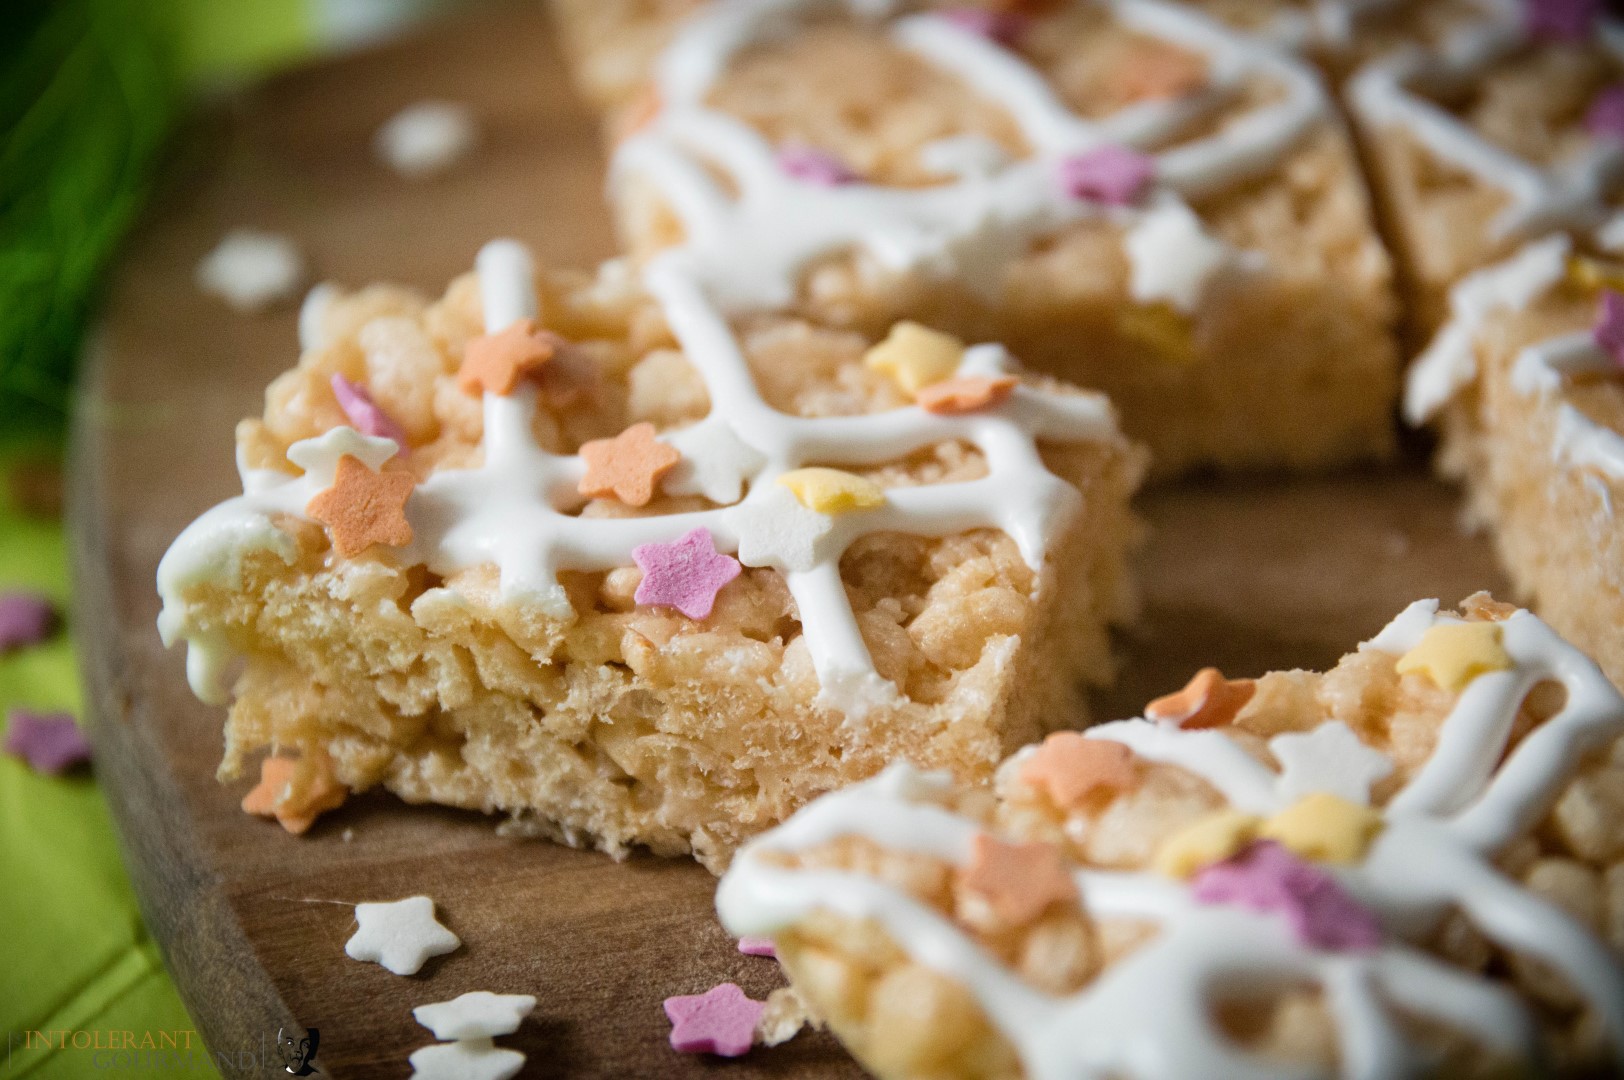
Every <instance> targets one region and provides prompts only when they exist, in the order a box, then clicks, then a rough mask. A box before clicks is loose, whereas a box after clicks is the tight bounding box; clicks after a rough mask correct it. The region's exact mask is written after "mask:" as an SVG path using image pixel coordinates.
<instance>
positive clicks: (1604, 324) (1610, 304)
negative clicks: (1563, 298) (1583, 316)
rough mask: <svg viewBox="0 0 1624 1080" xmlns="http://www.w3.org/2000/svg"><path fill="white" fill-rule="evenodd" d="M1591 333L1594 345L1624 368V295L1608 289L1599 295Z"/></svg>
mask: <svg viewBox="0 0 1624 1080" xmlns="http://www.w3.org/2000/svg"><path fill="white" fill-rule="evenodd" d="M1592 333H1593V334H1594V335H1595V338H1596V344H1597V345H1599V346H1601V347H1602V348H1603V349H1605V350H1606V351H1607V354H1608V355H1609V356H1611V357H1612V358H1613V360H1614V361H1616V362H1617V363H1618V364H1620V365H1621V366H1624V293H1620V292H1617V291H1615V290H1613V289H1608V290H1607V291H1605V292H1603V293H1602V294H1601V307H1600V309H1599V310H1597V312H1596V326H1595V329H1594V330H1593V331H1592Z"/></svg>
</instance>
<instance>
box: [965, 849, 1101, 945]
mask: <svg viewBox="0 0 1624 1080" xmlns="http://www.w3.org/2000/svg"><path fill="white" fill-rule="evenodd" d="M959 884H960V885H962V886H963V887H964V888H965V889H967V890H968V891H970V892H972V893H975V894H976V895H977V896H979V897H980V898H981V899H982V900H984V901H986V903H987V906H988V907H990V908H991V909H992V911H993V914H995V915H996V916H998V919H999V921H1000V922H1002V923H1004V924H1005V925H1007V926H1024V925H1025V924H1026V923H1029V922H1031V921H1032V920H1033V919H1035V918H1037V917H1038V916H1039V915H1041V914H1043V912H1044V910H1045V909H1046V908H1048V906H1049V905H1050V904H1057V903H1068V902H1070V901H1072V900H1075V899H1076V898H1077V882H1076V881H1074V880H1073V879H1072V876H1071V874H1069V873H1067V872H1066V864H1065V862H1064V860H1062V859H1061V857H1060V849H1059V848H1057V847H1055V846H1054V845H1053V844H1041V843H1037V844H1006V843H1004V842H1003V841H1001V840H998V839H996V838H994V837H991V836H988V835H987V834H986V833H977V834H976V836H975V837H974V838H973V839H972V840H971V841H970V862H969V863H968V865H966V866H965V867H964V869H962V870H961V871H959Z"/></svg>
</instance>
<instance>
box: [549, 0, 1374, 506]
mask: <svg viewBox="0 0 1624 1080" xmlns="http://www.w3.org/2000/svg"><path fill="white" fill-rule="evenodd" d="M865 7H872V5H866V6H865V5H862V4H855V3H854V4H849V5H847V4H820V3H817V2H815V0H785V2H782V3H776V4H768V5H759V4H732V3H714V4H704V5H697V6H694V7H693V9H692V10H691V11H685V12H683V13H682V17H678V13H677V10H676V8H674V7H667V6H661V5H652V6H651V5H646V4H629V5H618V4H607V5H597V4H592V5H584V4H583V5H571V4H568V3H566V4H563V5H562V10H563V15H564V20H565V25H566V26H573V27H574V32H573V34H572V35H571V36H572V38H573V40H574V41H575V42H576V48H575V54H576V56H577V57H578V58H580V59H579V60H578V66H579V68H580V70H581V71H582V72H583V79H584V80H585V81H587V82H588V83H589V84H592V83H594V82H596V83H598V84H600V85H599V88H598V90H597V91H596V96H597V97H598V98H599V99H600V100H604V101H607V102H611V103H612V104H616V105H618V106H619V108H618V113H617V115H618V120H617V121H616V122H615V123H614V124H612V125H611V126H612V127H613V128H614V129H615V130H616V131H617V133H618V136H619V142H618V144H617V147H616V150H615V153H614V157H613V167H612V168H613V174H612V181H611V196H612V202H613V204H614V206H615V208H616V212H617V217H618V219H619V222H620V228H621V232H622V234H623V236H624V238H625V241H626V244H627V246H628V249H629V250H630V251H631V252H632V253H633V255H634V256H635V257H636V258H637V259H638V260H639V261H640V262H643V263H647V262H650V261H653V260H655V259H660V258H667V257H669V258H670V259H672V260H675V261H680V262H682V263H683V264H685V265H688V266H690V267H693V268H694V270H695V272H696V273H697V274H699V275H700V276H701V277H702V278H703V279H705V280H706V281H707V282H708V283H709V285H710V287H711V288H712V289H713V291H714V292H715V294H716V295H717V297H718V300H719V302H720V303H722V304H723V305H724V306H725V307H727V308H728V309H729V310H750V309H758V310H759V309H782V310H793V311H796V312H798V313H800V314H803V315H806V316H807V317H810V318H813V319H815V320H816V321H818V322H820V323H824V324H827V325H832V326H841V327H850V328H853V329H856V330H859V331H861V332H863V333H868V334H873V333H878V332H882V331H883V329H884V327H886V326H888V325H890V323H891V322H893V321H895V320H896V319H898V318H902V317H906V318H917V319H919V320H920V321H922V322H925V323H927V324H929V325H932V326H936V327H938V328H941V329H944V330H948V331H950V332H952V333H955V334H957V335H959V336H961V337H967V338H971V339H976V340H997V341H1002V342H1004V343H1006V344H1007V345H1009V347H1010V348H1011V350H1012V351H1014V352H1016V353H1017V354H1018V355H1020V356H1021V357H1022V358H1023V360H1024V362H1026V363H1027V364H1029V365H1030V366H1031V367H1032V368H1034V369H1036V370H1041V371H1044V372H1046V373H1048V374H1052V375H1054V376H1056V377H1058V378H1063V379H1066V380H1067V381H1070V382H1074V383H1076V384H1078V385H1082V386H1087V387H1090V388H1094V389H1099V390H1101V391H1103V392H1105V393H1107V394H1108V395H1109V396H1110V397H1111V399H1112V401H1113V402H1114V403H1115V404H1116V405H1117V407H1118V408H1119V410H1120V411H1121V413H1122V417H1123V424H1124V428H1125V430H1127V431H1128V432H1129V433H1130V434H1131V435H1132V437H1134V438H1136V439H1139V440H1141V441H1143V442H1145V443H1146V444H1148V445H1149V446H1150V448H1151V450H1152V452H1153V458H1154V468H1155V469H1156V470H1157V471H1158V472H1159V473H1161V474H1172V473H1177V472H1181V471H1186V470H1190V469H1195V468H1201V467H1206V466H1215V467H1219V468H1258V467H1264V468H1267V467H1289V468H1301V469H1313V468H1319V467H1324V466H1329V465H1333V464H1337V463H1342V462H1347V461H1352V460H1358V459H1369V458H1379V457H1381V456H1383V455H1384V454H1386V453H1387V452H1388V451H1389V449H1390V445H1391V441H1392V424H1391V411H1392V407H1393V405H1394V403H1395V401H1396V398H1397V370H1398V367H1397V364H1398V361H1397V357H1396V352H1395V342H1394V340H1393V326H1394V323H1395V319H1396V315H1395V302H1394V297H1393V294H1392V290H1391V287H1390V281H1389V267H1388V262H1387V258H1386V255H1385V253H1384V250H1383V248H1382V246H1381V244H1380V242H1379V241H1378V239H1377V236H1376V234H1375V231H1374V229H1373V226H1372V221H1371V215H1370V208H1369V205H1368V201H1367V198H1366V193H1365V189H1364V185H1363V181H1362V179H1361V176H1360V173H1359V169H1358V165H1357V162H1356V160H1355V156H1354V154H1353V150H1352V146H1351V143H1350V140H1349V137H1348V135H1347V133H1346V130H1345V128H1344V126H1343V124H1342V122H1341V120H1340V118H1339V116H1338V114H1337V112H1336V110H1335V108H1334V107H1333V104H1332V102H1331V101H1330V99H1329V97H1328V96H1327V94H1326V92H1325V90H1324V88H1323V86H1322V84H1321V80H1320V78H1319V76H1318V74H1317V73H1316V72H1315V70H1314V69H1313V67H1312V65H1310V64H1308V63H1307V62H1306V61H1303V60H1300V59H1298V58H1294V57H1292V56H1291V55H1289V54H1287V53H1285V52H1283V51H1281V50H1279V49H1277V48H1274V47H1272V46H1270V45H1269V44H1268V43H1266V42H1263V41H1260V40H1258V39H1254V38H1252V37H1250V36H1248V35H1246V34H1244V33H1241V32H1238V31H1235V30H1232V29H1229V28H1226V27H1225V26H1223V25H1222V24H1220V23H1218V22H1216V21H1215V20H1213V19H1210V18H1207V17H1205V16H1203V15H1202V14H1201V13H1199V12H1197V11H1194V10H1192V9H1189V8H1186V7H1183V6H1180V5H1174V4H1164V3H1158V2H1155V0H1121V2H1118V3H1111V4H1092V5H1081V4H1078V5H1047V6H1045V7H1044V10H1042V11H1036V12H1034V13H1031V14H1010V13H1008V12H1004V13H998V12H992V11H989V10H981V9H974V10H966V9H962V8H960V7H949V6H942V5H932V4H901V5H894V6H893V7H892V8H891V11H890V14H889V15H888V16H887V17H885V18H874V17H869V16H865V15H863V14H862V11H863V9H864V8H865ZM854 12H855V13H854ZM628 24H629V25H631V26H635V27H636V28H637V29H635V30H633V29H629V28H626V27H627V26H628ZM656 40H657V41H660V42H662V43H663V44H662V47H661V48H659V49H658V50H657V55H649V53H651V52H655V51H656V50H653V49H651V48H648V43H649V42H651V41H656ZM634 53H635V54H637V55H636V56H635V58H634V57H633V55H632V54H634ZM600 68H607V69H611V70H612V71H613V72H614V77H613V78H610V77H608V76H603V75H601V73H600V74H594V72H598V71H599V69H600ZM636 72H641V79H640V81H639V79H638V78H636V77H634V76H635V73H636Z"/></svg>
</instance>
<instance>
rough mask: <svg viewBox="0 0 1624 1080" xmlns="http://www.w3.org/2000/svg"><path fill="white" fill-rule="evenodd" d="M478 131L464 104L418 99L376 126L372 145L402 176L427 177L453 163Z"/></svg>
mask: <svg viewBox="0 0 1624 1080" xmlns="http://www.w3.org/2000/svg"><path fill="white" fill-rule="evenodd" d="M478 133H479V132H478V129H477V128H476V127H475V126H474V116H473V113H472V112H471V111H470V110H469V109H468V106H466V105H458V104H456V103H455V102H450V101H420V102H418V103H417V104H416V105H408V106H407V107H406V108H404V109H402V110H401V111H400V112H398V113H396V114H395V115H394V116H393V117H392V118H391V119H390V120H389V121H388V122H387V123H385V124H384V125H383V127H381V128H379V129H378V134H377V135H376V136H375V137H374V138H373V140H372V147H373V149H374V150H376V151H377V154H378V156H379V157H380V158H382V159H383V160H384V162H385V163H387V164H388V165H389V167H390V168H392V169H394V170H395V171H396V172H398V173H400V174H401V175H402V176H427V175H429V174H431V173H437V172H441V171H443V170H445V169H447V168H449V167H450V166H452V165H455V164H456V163H457V161H458V160H460V159H461V158H462V157H464V156H465V155H466V154H467V153H468V151H469V150H471V149H472V148H473V145H474V142H475V139H476V138H477V136H478Z"/></svg>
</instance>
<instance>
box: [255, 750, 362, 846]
mask: <svg viewBox="0 0 1624 1080" xmlns="http://www.w3.org/2000/svg"><path fill="white" fill-rule="evenodd" d="M349 794H350V792H349V789H348V788H346V787H345V786H344V785H343V784H341V783H339V782H338V777H336V776H334V775H333V763H332V759H330V758H329V757H328V756H327V755H326V754H323V753H313V754H306V755H304V756H303V757H296V758H295V757H280V756H273V757H268V758H266V759H264V760H263V761H261V762H260V763H259V783H258V784H257V785H255V787H254V790H252V791H250V792H249V793H248V794H247V795H244V796H243V800H242V809H243V813H245V814H254V815H256V816H258V817H272V818H275V819H276V820H277V823H278V824H280V825H281V826H282V828H284V829H286V830H287V831H288V832H290V833H292V834H293V835H294V836H300V835H303V834H304V833H306V832H308V831H309V830H310V826H312V825H314V824H315V823H316V819H317V818H318V817H320V816H321V815H323V814H325V813H327V811H329V810H337V809H338V808H339V807H340V806H343V805H344V800H345V799H346V798H348V797H349Z"/></svg>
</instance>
